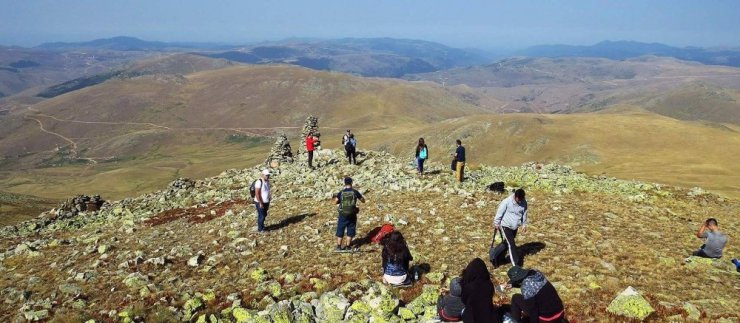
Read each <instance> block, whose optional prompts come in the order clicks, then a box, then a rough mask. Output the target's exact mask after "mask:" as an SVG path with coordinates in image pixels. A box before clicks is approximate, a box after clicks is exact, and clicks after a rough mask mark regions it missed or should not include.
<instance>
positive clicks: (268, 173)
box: [262, 169, 270, 176]
mask: <svg viewBox="0 0 740 323" xmlns="http://www.w3.org/2000/svg"><path fill="white" fill-rule="evenodd" d="M262 175H267V176H270V170H269V169H264V170H263V171H262Z"/></svg>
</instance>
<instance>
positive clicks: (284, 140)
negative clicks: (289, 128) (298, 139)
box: [265, 134, 293, 167]
mask: <svg viewBox="0 0 740 323" xmlns="http://www.w3.org/2000/svg"><path fill="white" fill-rule="evenodd" d="M292 162H293V151H292V150H291V148H290V143H289V142H288V137H287V136H285V134H280V135H279V136H278V138H277V140H276V141H275V144H274V145H273V146H272V149H271V150H270V154H269V155H268V156H267V160H265V165H268V166H270V167H277V166H280V164H282V163H292Z"/></svg>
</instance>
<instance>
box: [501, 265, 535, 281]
mask: <svg viewBox="0 0 740 323" xmlns="http://www.w3.org/2000/svg"><path fill="white" fill-rule="evenodd" d="M527 274H529V270H528V269H524V268H522V267H520V266H514V267H511V268H509V271H507V272H506V275H508V276H509V282H510V283H511V284H516V283H520V282H521V281H522V280H524V278H527Z"/></svg>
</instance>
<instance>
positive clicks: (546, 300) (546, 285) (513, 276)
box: [506, 266, 567, 323]
mask: <svg viewBox="0 0 740 323" xmlns="http://www.w3.org/2000/svg"><path fill="white" fill-rule="evenodd" d="M506 274H507V275H508V276H509V283H510V284H511V286H513V287H518V288H521V294H514V295H513V296H511V319H512V320H513V321H514V322H523V321H522V314H524V315H526V316H527V317H528V319H527V320H526V321H529V322H530V323H539V322H567V320H566V318H565V307H564V306H563V301H562V300H561V299H560V296H559V295H558V292H557V291H556V290H555V287H554V286H553V285H552V284H551V283H550V282H549V281H547V278H545V275H543V274H542V273H541V272H540V271H537V270H534V269H524V268H522V267H520V266H514V267H511V268H509V271H508V272H507V273H506Z"/></svg>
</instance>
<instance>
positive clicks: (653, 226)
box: [0, 150, 740, 322]
mask: <svg viewBox="0 0 740 323" xmlns="http://www.w3.org/2000/svg"><path fill="white" fill-rule="evenodd" d="M315 160H316V161H317V162H318V164H319V167H318V169H317V170H315V171H310V170H308V169H306V168H305V165H303V163H302V162H297V163H295V164H283V165H281V166H280V167H279V168H277V169H275V170H274V173H275V175H274V176H273V178H272V181H273V187H274V196H275V200H274V201H273V203H272V205H271V208H270V213H269V216H268V218H267V224H268V225H269V227H268V229H269V232H268V233H266V234H258V233H256V232H254V229H255V218H256V216H255V212H254V207H253V206H252V205H251V203H249V202H248V201H245V198H246V197H248V187H249V185H250V184H251V181H252V180H254V179H256V178H257V174H258V172H259V168H258V167H255V168H250V169H243V170H227V171H225V172H223V173H222V174H221V175H219V176H216V177H212V178H207V179H203V180H197V181H194V180H189V179H181V180H177V181H175V182H173V183H171V184H170V185H169V186H168V187H167V188H165V189H164V190H161V191H158V192H155V193H151V194H147V195H144V196H141V197H138V198H134V199H126V200H122V201H117V202H112V203H106V204H104V205H103V206H102V208H101V210H99V211H87V212H74V214H72V213H65V212H62V211H60V210H52V211H49V212H46V213H44V214H42V215H41V216H40V217H39V218H37V219H35V220H33V221H28V222H24V223H22V224H20V225H17V226H11V227H5V228H3V229H2V230H1V231H0V234H2V239H0V251H2V253H1V254H0V260H1V261H2V263H1V266H0V274H1V275H2V276H1V277H2V280H0V291H1V293H0V294H1V295H2V298H3V300H4V302H3V303H2V304H0V316H1V319H2V321H4V322H8V321H9V322H14V321H24V320H57V321H62V322H65V321H66V322H78V321H86V320H90V319H93V320H95V321H96V322H105V321H129V322H130V321H147V322H167V321H198V322H230V321H234V322H260V321H265V322H267V321H274V322H287V321H296V322H312V321H322V322H323V321H325V322H334V321H338V320H342V319H346V320H347V321H351V322H367V321H372V322H384V321H389V322H400V321H427V320H430V319H431V318H433V314H434V313H433V305H434V304H435V302H436V295H437V294H438V292H439V287H441V286H444V285H446V284H447V280H448V278H450V277H454V276H456V275H458V274H459V273H460V271H461V270H462V269H463V268H464V267H465V266H466V265H467V263H468V262H469V261H470V260H471V259H473V258H475V257H481V258H483V259H486V258H487V254H488V247H489V245H490V238H491V233H492V224H491V222H492V217H493V212H494V211H495V207H496V205H497V203H498V202H499V201H500V200H501V199H503V198H504V197H505V195H499V194H496V193H492V192H487V191H486V190H485V188H486V186H487V185H488V184H490V183H492V182H495V181H503V182H505V183H506V184H507V186H508V187H509V188H511V187H524V188H525V189H526V190H527V197H528V201H529V205H530V226H529V230H528V231H527V232H526V233H524V234H521V235H520V236H519V237H518V239H517V241H518V243H519V244H520V245H521V248H522V251H523V252H524V253H525V254H527V256H526V258H525V266H527V267H533V268H537V269H539V270H541V271H542V272H543V273H545V275H546V276H547V277H548V279H549V280H550V281H552V282H553V283H554V285H555V286H556V288H557V289H558V291H559V293H560V295H561V297H562V298H563V300H564V302H565V304H566V308H567V312H568V315H569V318H570V319H571V321H574V322H580V321H627V320H636V319H631V318H629V317H628V316H632V317H639V318H642V319H645V320H648V321H690V320H695V321H726V322H738V317H739V315H738V309H740V297H737V295H738V293H739V292H740V274H738V273H737V272H736V271H735V267H734V265H732V264H731V263H730V259H731V258H733V257H738V256H740V248H738V247H737V244H735V243H734V239H735V238H734V237H738V234H739V233H740V232H738V228H739V227H740V226H739V224H740V217H738V215H737V210H739V209H740V208H739V206H740V204H739V203H738V202H737V201H734V200H727V199H724V198H721V197H718V196H716V195H713V194H709V193H707V192H704V191H702V190H701V189H698V188H695V189H691V190H687V189H680V188H675V187H669V186H664V185H659V184H649V183H640V182H633V181H622V180H617V179H613V178H608V177H604V176H602V177H594V176H588V175H584V174H578V173H575V172H574V171H572V170H571V169H570V168H568V167H565V166H559V165H550V164H548V165H541V164H536V163H529V164H525V165H522V166H520V167H481V168H480V169H473V170H470V171H469V172H468V174H467V176H468V178H467V180H466V181H465V182H464V183H462V184H459V183H456V182H454V179H453V176H452V175H451V174H450V172H449V170H447V168H445V167H444V166H443V165H442V164H434V163H432V167H431V168H430V172H429V174H428V175H427V176H425V177H419V176H417V175H416V174H415V171H414V169H413V165H411V164H409V163H408V161H407V160H401V159H397V158H395V157H393V156H391V155H388V154H385V153H380V152H367V153H365V154H362V155H361V156H359V157H358V161H359V162H360V164H359V165H357V166H352V165H346V164H344V159H343V158H342V157H341V156H338V155H337V154H335V153H334V152H332V151H329V150H323V151H320V152H319V153H318V156H317V157H316V159H315ZM346 175H349V176H352V177H353V178H354V180H355V183H356V184H357V185H356V187H357V188H358V189H359V190H360V191H361V192H362V193H363V194H365V197H366V198H367V203H366V204H364V205H360V208H361V213H360V216H359V221H358V231H359V235H360V237H364V236H365V235H366V234H367V233H368V232H370V231H371V230H372V229H374V228H376V227H378V226H380V225H382V224H383V223H394V224H395V225H396V227H397V229H398V230H401V231H402V232H403V233H404V235H405V237H406V239H407V241H408V243H409V246H410V249H411V252H412V254H413V256H414V262H413V263H414V264H417V265H423V267H424V268H428V269H429V272H428V273H426V274H424V275H423V276H422V280H421V281H420V282H419V283H417V284H416V285H415V286H413V287H412V288H408V289H393V288H387V287H385V286H383V285H382V284H379V283H378V282H379V281H380V277H381V272H380V248H379V247H378V246H377V245H374V244H370V243H368V244H364V245H363V246H362V248H361V252H359V253H354V254H335V253H333V252H332V249H333V248H334V243H335V240H334V230H335V224H336V209H335V206H334V205H333V204H332V203H331V200H330V198H331V195H332V194H333V193H335V192H337V191H338V190H339V189H341V187H342V185H341V183H342V178H343V177H344V176H346ZM710 216H712V217H716V218H718V220H719V222H720V227H721V228H722V229H723V231H724V232H726V233H727V234H728V235H729V236H730V243H729V245H728V247H727V248H726V249H725V257H724V258H723V259H722V260H718V261H704V260H700V259H689V262H685V258H686V257H687V255H688V254H689V253H690V252H691V251H692V250H693V249H695V248H697V247H698V246H699V245H701V241H700V240H699V239H697V238H695V237H694V236H693V234H694V232H695V231H696V229H697V228H698V226H699V224H700V223H701V222H702V221H703V220H704V219H705V218H707V217H710ZM489 269H490V270H491V272H492V274H493V277H492V279H493V280H495V282H496V283H499V284H501V283H504V282H505V276H506V270H507V269H508V267H507V266H504V267H500V268H498V269H493V268H491V267H489ZM629 286H631V287H633V288H634V290H636V291H637V292H638V293H639V295H638V296H639V297H640V300H642V301H644V302H645V303H643V304H640V302H639V301H638V302H635V301H621V302H616V301H615V302H614V303H615V304H613V306H611V307H610V309H609V310H607V307H609V305H610V303H612V301H613V300H615V298H616V297H617V295H618V294H620V293H621V292H622V291H623V290H625V289H627V288H628V287H629ZM512 292H514V291H508V293H512ZM508 297H510V294H509V295H505V294H501V293H498V294H497V295H496V297H495V301H496V303H498V304H504V303H508ZM399 305H400V307H399ZM620 307H621V308H620ZM394 309H395V310H394ZM630 312H640V313H630ZM619 313H621V314H619Z"/></svg>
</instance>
